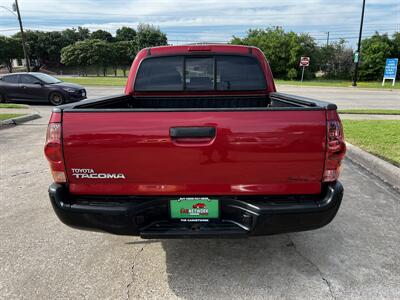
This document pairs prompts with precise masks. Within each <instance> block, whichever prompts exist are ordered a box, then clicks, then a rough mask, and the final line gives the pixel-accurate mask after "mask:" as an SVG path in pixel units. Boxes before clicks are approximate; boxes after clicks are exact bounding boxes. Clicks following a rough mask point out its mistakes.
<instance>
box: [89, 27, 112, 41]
mask: <svg viewBox="0 0 400 300" xmlns="http://www.w3.org/2000/svg"><path fill="white" fill-rule="evenodd" d="M90 38H91V39H93V40H102V41H106V42H112V41H113V40H114V38H113V36H112V35H111V33H109V32H108V31H105V30H101V29H99V30H96V31H94V32H92V34H91V35H90Z"/></svg>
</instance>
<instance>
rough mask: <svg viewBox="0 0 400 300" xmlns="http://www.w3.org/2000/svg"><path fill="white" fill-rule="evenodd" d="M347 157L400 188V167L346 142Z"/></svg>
mask: <svg viewBox="0 0 400 300" xmlns="http://www.w3.org/2000/svg"><path fill="white" fill-rule="evenodd" d="M346 146H347V151H346V157H347V158H349V159H350V160H352V161H353V162H355V163H356V164H358V165H361V166H362V167H363V168H365V169H367V170H368V171H369V172H371V173H372V174H375V175H376V176H378V177H379V178H380V179H382V180H383V181H385V182H387V183H388V184H390V185H391V186H393V187H394V188H396V189H397V190H400V168H398V167H396V166H394V165H392V164H391V163H388V162H386V161H384V160H383V159H380V158H379V157H377V156H375V155H372V154H370V153H368V152H366V151H364V150H361V149H360V148H358V147H356V146H354V145H352V144H350V143H348V142H346Z"/></svg>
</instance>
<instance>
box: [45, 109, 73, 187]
mask: <svg viewBox="0 0 400 300" xmlns="http://www.w3.org/2000/svg"><path fill="white" fill-rule="evenodd" d="M55 114H58V115H60V114H59V113H53V114H52V116H51V118H50V124H49V126H48V127H47V134H46V144H45V146H44V154H45V155H46V158H47V160H48V161H49V163H50V169H51V174H52V175H53V178H54V181H55V182H57V183H63V182H67V177H66V175H65V165H64V157H63V152H62V144H61V138H62V137H61V133H62V126H61V122H59V121H61V116H54V115H55ZM53 121H58V122H53Z"/></svg>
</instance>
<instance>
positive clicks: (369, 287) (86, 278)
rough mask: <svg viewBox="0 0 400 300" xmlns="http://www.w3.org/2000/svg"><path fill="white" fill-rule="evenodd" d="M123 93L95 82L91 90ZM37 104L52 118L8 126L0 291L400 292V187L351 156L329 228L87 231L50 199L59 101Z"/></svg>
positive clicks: (0, 202) (384, 103) (341, 99)
mask: <svg viewBox="0 0 400 300" xmlns="http://www.w3.org/2000/svg"><path fill="white" fill-rule="evenodd" d="M296 89H297V90H296ZM280 90H281V91H282V92H290V93H296V94H298V95H304V96H312V97H318V95H321V93H322V91H323V93H324V94H323V97H318V98H322V99H326V100H331V101H333V102H336V103H338V105H339V108H359V107H362V108H370V107H371V108H376V107H377V106H376V103H380V106H379V108H396V106H397V108H398V105H399V101H398V100H399V98H400V96H399V94H398V91H371V93H372V94H370V93H367V92H366V91H367V90H362V91H360V90H357V93H355V92H353V90H350V92H348V93H345V89H321V88H319V89H318V88H295V87H290V86H285V87H281V89H280ZM332 90H333V91H332ZM347 90H349V89H347ZM122 91H123V89H122V88H110V87H99V88H94V87H91V88H88V94H89V96H91V97H95V96H104V95H111V94H117V93H121V92H122ZM354 91H355V90H354ZM377 101H381V102H377ZM396 101H397V102H396ZM33 109H34V110H36V111H38V112H40V113H41V115H42V118H40V119H37V120H34V121H31V122H28V123H25V124H23V125H19V126H15V127H11V128H6V129H1V130H0V166H1V167H0V172H1V173H0V220H1V221H0V222H1V231H0V241H1V243H0V274H1V275H0V278H1V279H0V298H1V299H15V298H23V299H33V298H35V299H55V298H57V299H59V298H61V299H63V298H64V299H66V298H88V299H99V298H100V299H126V298H131V299H137V298H149V299H164V298H168V299H169V298H181V299H205V298H207V299H216V298H218V299H232V298H234V299H249V298H252V299H264V298H287V299H294V298H313V299H329V298H332V299H355V298H358V299H376V298H390V299H398V298H400V287H399V282H400V252H399V248H400V205H399V204H400V193H399V192H397V191H396V190H394V189H392V188H391V187H389V186H388V185H386V184H385V183H384V182H383V181H381V180H380V179H378V178H377V177H375V176H374V175H372V174H370V173H368V172H366V171H365V170H364V169H362V168H360V167H358V166H357V165H355V164H353V163H352V162H351V161H349V160H345V163H344V167H343V173H342V176H341V181H342V183H343V185H344V188H345V195H344V198H343V203H342V206H341V208H340V210H339V213H338V215H337V217H336V218H335V219H334V220H333V222H332V223H331V224H329V225H328V226H326V227H324V228H322V229H319V230H315V231H310V232H302V233H292V234H284V235H277V236H266V237H257V238H249V239H237V240H225V239H220V240H215V239H214V240H142V239H140V238H137V237H122V236H113V235H108V234H102V233H93V232H84V231H77V230H74V229H71V228H68V227H66V226H65V225H63V224H62V223H61V222H60V221H59V220H58V219H57V217H56V216H55V214H54V212H53V210H52V208H51V205H50V202H49V200H48V195H47V187H48V185H49V184H50V183H51V181H52V178H51V175H50V171H49V168H48V164H47V161H46V159H45V158H44V155H43V144H44V138H45V131H46V127H47V121H48V117H49V114H50V111H51V107H50V106H47V105H34V106H33Z"/></svg>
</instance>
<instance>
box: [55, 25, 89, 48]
mask: <svg viewBox="0 0 400 300" xmlns="http://www.w3.org/2000/svg"><path fill="white" fill-rule="evenodd" d="M61 34H62V35H63V37H64V39H65V40H66V41H67V43H68V45H71V44H73V43H76V42H78V41H83V40H87V39H88V38H89V37H90V31H89V29H87V28H83V27H80V26H79V27H78V29H76V28H72V29H69V28H68V29H65V30H63V31H61Z"/></svg>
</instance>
